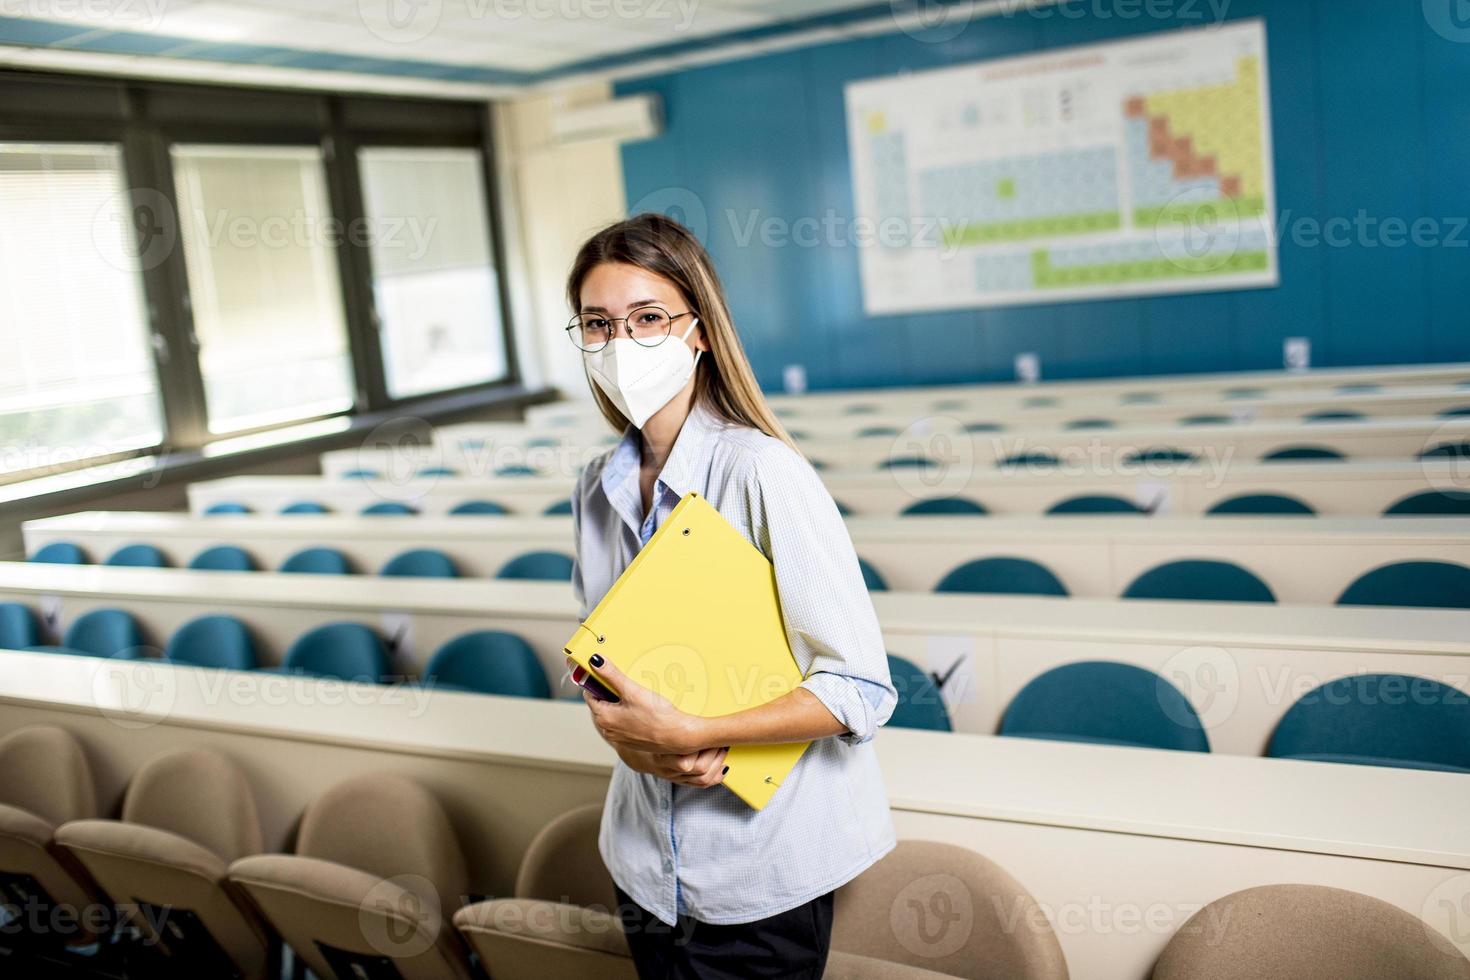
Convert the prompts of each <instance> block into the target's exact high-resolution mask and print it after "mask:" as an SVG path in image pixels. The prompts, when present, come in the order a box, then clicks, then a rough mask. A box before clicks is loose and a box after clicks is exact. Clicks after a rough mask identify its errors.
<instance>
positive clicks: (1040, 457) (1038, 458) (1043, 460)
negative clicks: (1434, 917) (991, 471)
mask: <svg viewBox="0 0 1470 980" xmlns="http://www.w3.org/2000/svg"><path fill="white" fill-rule="evenodd" d="M1058 462H1060V460H1058V459H1057V458H1056V457H1055V456H1053V455H1052V454H1051V453H1047V452H1030V453H1014V454H1012V455H1010V456H1006V457H1004V458H1003V459H998V460H996V461H995V465H996V466H1056V465H1057V463H1058Z"/></svg>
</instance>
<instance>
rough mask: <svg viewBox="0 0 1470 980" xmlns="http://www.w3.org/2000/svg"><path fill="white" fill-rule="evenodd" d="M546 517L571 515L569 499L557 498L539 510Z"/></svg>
mask: <svg viewBox="0 0 1470 980" xmlns="http://www.w3.org/2000/svg"><path fill="white" fill-rule="evenodd" d="M541 513H542V514H543V515H545V516H546V517H562V516H571V513H572V502H571V501H570V500H558V501H557V502H556V503H554V504H552V505H551V506H550V507H547V508H546V509H545V510H543V511H542V512H541Z"/></svg>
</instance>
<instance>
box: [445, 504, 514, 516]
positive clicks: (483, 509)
mask: <svg viewBox="0 0 1470 980" xmlns="http://www.w3.org/2000/svg"><path fill="white" fill-rule="evenodd" d="M449 513H451V514H453V515H455V516H456V517H459V516H463V515H465V514H474V515H476V516H479V515H488V514H504V513H507V511H506V509H505V508H504V507H502V506H500V505H499V504H497V503H495V502H494V501H493V500H466V501H464V502H463V503H458V504H455V505H454V506H453V507H451V508H449Z"/></svg>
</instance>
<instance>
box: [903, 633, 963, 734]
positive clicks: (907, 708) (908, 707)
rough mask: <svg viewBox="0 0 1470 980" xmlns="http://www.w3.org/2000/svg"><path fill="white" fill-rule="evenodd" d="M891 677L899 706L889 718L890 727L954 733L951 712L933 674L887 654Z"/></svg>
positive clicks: (908, 661) (914, 664) (912, 663)
mask: <svg viewBox="0 0 1470 980" xmlns="http://www.w3.org/2000/svg"><path fill="white" fill-rule="evenodd" d="M888 676H889V677H890V678H892V679H893V687H894V689H895V690H897V691H898V704H896V705H894V708H893V715H892V717H890V718H889V719H888V727H889V728H919V729H923V730H924V731H929V732H951V731H954V726H953V725H952V724H951V723H950V720H949V709H947V708H946V707H945V706H944V698H943V697H942V696H941V695H940V693H939V685H938V684H937V683H936V682H935V680H934V677H933V675H932V674H929V673H926V672H925V671H923V670H921V669H920V668H919V665H918V664H916V663H914V662H913V661H912V660H906V659H904V658H903V657H895V656H894V655H893V654H891V653H890V654H889V655H888Z"/></svg>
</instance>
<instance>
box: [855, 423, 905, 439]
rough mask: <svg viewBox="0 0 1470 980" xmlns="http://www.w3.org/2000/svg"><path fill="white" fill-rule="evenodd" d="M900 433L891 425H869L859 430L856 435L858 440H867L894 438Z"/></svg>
mask: <svg viewBox="0 0 1470 980" xmlns="http://www.w3.org/2000/svg"><path fill="white" fill-rule="evenodd" d="M902 431H903V430H902V429H898V428H896V427H894V426H891V425H870V426H867V427H866V428H862V429H859V430H858V434H857V435H858V438H859V439H867V438H873V437H877V436H896V435H898V434H899V433H900V432H902Z"/></svg>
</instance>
